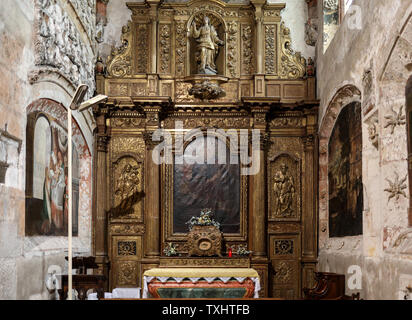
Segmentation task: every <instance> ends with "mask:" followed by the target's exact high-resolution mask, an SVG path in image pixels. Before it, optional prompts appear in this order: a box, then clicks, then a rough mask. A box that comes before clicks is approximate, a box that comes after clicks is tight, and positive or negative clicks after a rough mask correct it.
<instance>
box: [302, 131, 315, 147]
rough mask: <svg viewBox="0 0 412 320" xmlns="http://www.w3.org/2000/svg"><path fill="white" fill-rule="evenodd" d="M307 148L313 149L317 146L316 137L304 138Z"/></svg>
mask: <svg viewBox="0 0 412 320" xmlns="http://www.w3.org/2000/svg"><path fill="white" fill-rule="evenodd" d="M302 140H303V144H304V145H305V148H313V147H314V146H315V135H313V134H309V135H307V136H306V137H303V138H302Z"/></svg>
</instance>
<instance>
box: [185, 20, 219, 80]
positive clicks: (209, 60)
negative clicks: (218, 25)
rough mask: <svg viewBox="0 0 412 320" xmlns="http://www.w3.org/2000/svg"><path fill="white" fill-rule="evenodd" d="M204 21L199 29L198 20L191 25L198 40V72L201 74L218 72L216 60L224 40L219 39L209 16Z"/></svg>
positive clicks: (192, 32) (192, 31)
mask: <svg viewBox="0 0 412 320" xmlns="http://www.w3.org/2000/svg"><path fill="white" fill-rule="evenodd" d="M203 21H204V25H203V26H201V27H200V29H199V30H198V29H197V27H196V22H193V23H192V27H191V36H192V37H193V38H194V39H196V41H197V50H196V51H197V52H196V57H197V61H198V64H199V68H198V72H199V73H200V74H217V70H216V65H215V60H216V57H217V54H218V53H219V46H222V45H223V44H224V42H223V41H222V40H220V39H219V37H218V34H217V32H216V29H215V27H214V26H213V25H212V24H211V23H210V19H209V17H207V16H205V17H204V19H203Z"/></svg>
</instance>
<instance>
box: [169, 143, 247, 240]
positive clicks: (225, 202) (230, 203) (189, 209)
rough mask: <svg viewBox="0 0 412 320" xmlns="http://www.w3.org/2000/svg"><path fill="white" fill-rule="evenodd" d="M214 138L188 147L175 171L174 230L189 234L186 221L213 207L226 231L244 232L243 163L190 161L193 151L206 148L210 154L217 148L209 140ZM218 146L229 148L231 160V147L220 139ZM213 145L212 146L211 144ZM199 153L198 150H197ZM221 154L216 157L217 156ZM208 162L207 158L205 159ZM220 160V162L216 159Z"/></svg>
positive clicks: (206, 153)
mask: <svg viewBox="0 0 412 320" xmlns="http://www.w3.org/2000/svg"><path fill="white" fill-rule="evenodd" d="M209 139H213V140H215V138H214V137H207V138H204V139H203V138H197V139H196V140H194V141H193V142H191V143H190V144H189V146H188V147H187V148H186V149H185V153H184V156H183V157H184V160H185V161H184V163H183V164H175V165H174V170H173V180H174V183H173V207H174V209H173V212H174V213H173V232H175V233H187V232H188V225H187V224H186V222H187V221H188V220H189V219H190V218H191V217H192V216H199V214H200V211H201V210H203V209H205V208H210V209H211V210H212V212H213V213H214V219H215V220H216V221H218V222H219V223H220V224H221V226H222V231H223V232H224V233H239V232H240V166H239V164H231V163H230V161H229V160H228V161H227V162H228V163H227V164H207V163H204V164H203V163H202V164H197V163H195V164H189V163H187V162H186V160H187V159H188V158H191V157H192V155H193V153H192V151H193V150H199V149H203V148H204V150H205V155H206V156H205V159H207V158H206V157H207V155H209V154H212V153H213V155H214V154H215V152H216V150H213V149H211V148H210V145H209V144H208V143H207V141H208V140H209ZM216 141H218V142H216V143H215V146H216V148H223V150H225V151H226V159H230V158H229V157H230V151H229V148H226V145H225V144H224V143H223V142H222V141H221V140H218V139H216ZM208 146H209V147H208ZM194 154H195V153H194ZM217 158H218V157H216V159H217ZM205 162H206V160H205ZM216 162H218V161H216Z"/></svg>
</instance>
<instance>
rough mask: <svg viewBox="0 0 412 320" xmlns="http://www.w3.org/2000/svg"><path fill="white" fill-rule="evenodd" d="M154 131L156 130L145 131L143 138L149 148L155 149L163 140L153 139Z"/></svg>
mask: <svg viewBox="0 0 412 320" xmlns="http://www.w3.org/2000/svg"><path fill="white" fill-rule="evenodd" d="M153 133H154V131H145V132H143V139H144V142H145V145H146V149H147V150H153V148H154V147H155V146H157V145H158V144H159V143H160V142H161V141H162V139H161V140H160V141H153Z"/></svg>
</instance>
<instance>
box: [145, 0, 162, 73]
mask: <svg viewBox="0 0 412 320" xmlns="http://www.w3.org/2000/svg"><path fill="white" fill-rule="evenodd" d="M147 3H148V4H150V13H149V14H150V22H151V33H152V37H151V40H152V41H151V43H150V72H149V73H152V74H156V73H157V19H158V17H157V6H158V5H159V3H160V1H157V0H150V1H147Z"/></svg>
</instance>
